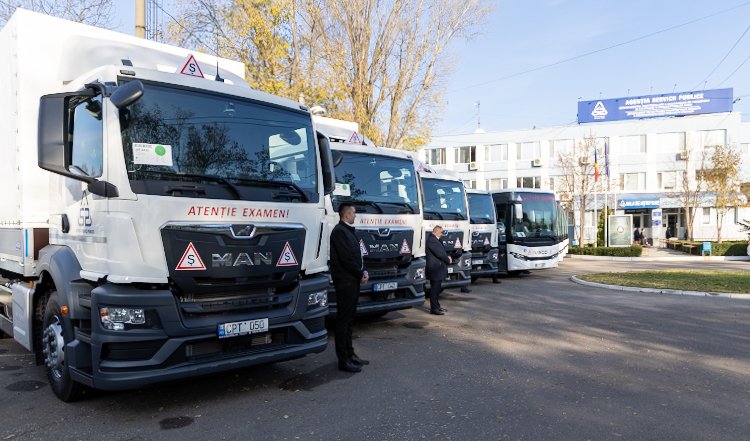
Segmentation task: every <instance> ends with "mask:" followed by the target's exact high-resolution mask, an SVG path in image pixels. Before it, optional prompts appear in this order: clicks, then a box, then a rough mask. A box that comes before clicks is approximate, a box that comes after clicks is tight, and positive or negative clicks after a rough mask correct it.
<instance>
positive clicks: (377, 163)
mask: <svg viewBox="0 0 750 441" xmlns="http://www.w3.org/2000/svg"><path fill="white" fill-rule="evenodd" d="M342 153H343V156H344V157H343V159H342V160H341V162H340V163H339V164H338V165H337V166H336V190H334V192H333V207H334V209H336V210H338V205H339V204H340V203H341V202H344V201H348V202H353V203H354V204H356V205H357V206H358V207H357V208H358V209H359V210H360V211H361V212H364V213H377V214H416V213H419V202H418V199H417V178H416V172H415V171H414V163H413V162H412V161H410V160H407V159H400V158H393V157H389V156H375V155H366V154H363V153H353V152H342Z"/></svg>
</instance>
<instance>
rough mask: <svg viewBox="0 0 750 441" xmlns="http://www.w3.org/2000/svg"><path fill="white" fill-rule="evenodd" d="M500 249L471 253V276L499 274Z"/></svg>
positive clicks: (474, 277) (473, 277)
mask: <svg viewBox="0 0 750 441" xmlns="http://www.w3.org/2000/svg"><path fill="white" fill-rule="evenodd" d="M497 258H498V249H497V248H492V249H490V250H489V251H486V252H481V251H480V252H476V253H471V278H472V279H476V278H478V277H494V276H497V268H498V266H497Z"/></svg>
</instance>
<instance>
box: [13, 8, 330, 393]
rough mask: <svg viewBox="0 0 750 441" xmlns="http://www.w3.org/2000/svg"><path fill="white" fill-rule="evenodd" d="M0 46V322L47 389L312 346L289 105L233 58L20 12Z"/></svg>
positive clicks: (302, 140)
mask: <svg viewBox="0 0 750 441" xmlns="http://www.w3.org/2000/svg"><path fill="white" fill-rule="evenodd" d="M39 29H44V30H45V31H44V32H38V30H39ZM0 48H2V50H1V51H2V53H3V54H4V55H5V56H4V59H5V60H6V61H7V62H8V63H9V66H10V68H9V69H6V70H3V71H2V72H3V73H2V74H0V75H3V76H2V77H1V78H0V83H3V84H5V85H8V86H7V87H5V88H4V89H3V90H9V91H11V92H12V99H11V97H10V96H5V95H3V96H2V100H1V101H2V102H3V103H9V105H8V106H5V105H4V108H3V110H4V111H5V110H8V111H10V113H9V114H8V115H5V116H3V118H2V119H3V120H4V121H6V122H5V123H4V124H3V125H2V126H0V136H2V138H3V139H4V140H5V141H6V143H5V144H4V145H3V150H2V152H3V153H2V155H3V158H4V162H8V163H9V164H10V166H9V167H6V168H4V169H3V171H4V172H6V173H3V174H2V179H3V180H4V181H5V183H6V185H5V186H6V188H10V187H12V188H20V191H19V195H18V198H20V201H21V203H20V206H22V207H23V210H21V211H13V210H15V207H4V208H2V210H3V211H2V212H1V214H0V215H1V217H0V219H2V220H4V221H8V220H14V221H13V223H11V222H0V224H2V225H3V228H2V229H0V237H2V239H3V241H5V240H8V239H10V240H16V238H17V240H18V242H17V243H19V244H24V240H25V245H21V246H19V247H18V248H16V250H15V252H14V254H13V255H11V256H4V257H5V258H4V259H2V263H0V271H1V272H2V275H3V276H4V277H5V278H6V280H7V281H8V282H7V286H8V289H7V291H9V292H10V294H11V297H12V307H11V308H8V307H7V305H5V306H6V308H5V311H9V310H10V312H9V313H5V314H3V313H2V311H3V308H0V315H2V316H3V320H0V322H3V323H11V332H10V333H12V335H13V337H14V338H15V339H16V340H17V341H18V342H20V343H21V344H22V345H23V346H25V347H26V348H27V349H29V350H31V351H34V352H35V353H36V354H37V359H38V362H39V363H41V364H44V365H45V366H46V368H47V370H48V377H49V379H50V383H51V386H52V389H53V391H54V392H55V394H57V396H58V397H59V398H60V399H62V400H65V401H68V400H73V399H76V398H77V397H79V396H80V395H81V392H82V391H83V386H84V385H85V386H89V387H93V388H98V389H104V390H117V389H129V388H137V387H141V386H143V385H146V384H151V383H155V382H160V381H166V380H173V379H180V378H187V377H194V376H196V375H201V374H208V373H217V372H222V371H226V370H229V369H236V368H241V367H245V366H250V365H255V364H259V363H268V362H273V361H280V360H288V359H292V358H297V357H300V356H304V355H306V354H310V353H315V352H321V351H323V350H325V348H326V346H327V343H328V342H327V336H326V329H325V317H326V315H327V314H328V307H327V288H328V276H327V274H326V271H327V255H328V243H327V242H326V241H322V240H321V237H322V236H323V235H324V231H323V230H324V228H325V224H324V223H323V222H321V220H322V219H323V217H324V213H325V204H324V201H325V198H326V194H329V193H330V192H331V191H332V190H333V169H332V163H331V155H330V150H329V148H328V142H327V139H326V138H325V137H322V136H320V137H319V136H318V135H317V134H316V133H315V131H314V128H313V123H312V117H311V113H310V111H309V110H308V109H307V108H306V107H304V106H301V105H300V104H298V103H296V102H294V101H291V100H287V99H284V98H281V97H276V96H272V95H269V94H266V93H262V92H258V91H256V90H253V89H252V88H250V87H249V86H248V85H247V83H246V82H245V81H244V66H243V65H242V64H241V63H236V62H233V61H230V60H224V59H217V58H216V57H212V56H208V55H205V54H199V53H191V52H190V51H188V50H186V49H182V48H177V47H174V46H168V45H165V44H160V43H155V42H151V41H146V40H142V39H138V38H135V37H131V36H127V35H124V34H119V33H116V32H111V31H106V30H103V29H98V28H93V27H90V26H85V25H81V24H77V23H72V22H67V21H64V20H60V19H56V18H52V17H48V16H44V15H41V14H36V13H32V12H28V11H22V10H19V11H17V12H16V14H15V15H14V16H13V18H12V19H11V20H10V21H9V22H8V24H7V25H6V27H5V28H4V29H3V31H2V32H0ZM40 53H45V54H47V56H45V57H43V62H44V63H45V65H44V66H40V65H39V63H40V62H42V61H39V60H42V58H40V57H39V55H38V54H40ZM81 54H85V56H82V55H81ZM213 67H216V74H215V75H209V74H207V73H206V74H204V72H208V71H210V70H212V68H213ZM10 72H12V73H13V74H12V75H7V74H8V73H10ZM8 121H10V123H9V122H8ZM4 167H5V166H4ZM12 169H15V170H17V172H12ZM8 170H10V171H8ZM0 298H2V297H0ZM4 329H5V328H4Z"/></svg>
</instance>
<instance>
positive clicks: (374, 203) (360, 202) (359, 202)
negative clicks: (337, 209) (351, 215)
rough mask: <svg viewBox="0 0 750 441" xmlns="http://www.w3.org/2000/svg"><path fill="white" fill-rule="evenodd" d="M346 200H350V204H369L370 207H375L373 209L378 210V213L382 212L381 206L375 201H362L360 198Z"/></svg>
mask: <svg viewBox="0 0 750 441" xmlns="http://www.w3.org/2000/svg"><path fill="white" fill-rule="evenodd" d="M348 202H351V203H352V204H360V205H369V206H370V207H375V209H376V210H378V212H379V214H383V213H384V211H383V207H381V206H380V205H379V204H378V203H377V202H373V201H363V200H360V199H352V200H351V201H348Z"/></svg>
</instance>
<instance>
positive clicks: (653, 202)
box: [617, 194, 660, 210]
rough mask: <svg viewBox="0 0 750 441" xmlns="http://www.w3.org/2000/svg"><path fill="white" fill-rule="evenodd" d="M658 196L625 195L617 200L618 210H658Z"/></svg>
mask: <svg viewBox="0 0 750 441" xmlns="http://www.w3.org/2000/svg"><path fill="white" fill-rule="evenodd" d="M659 202H660V201H659V195H658V194H625V195H622V196H620V197H618V198H617V209H618V210H642V209H645V208H659V206H660V205H659Z"/></svg>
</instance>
